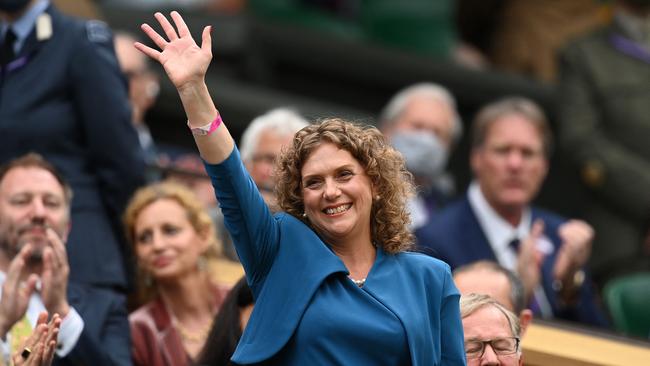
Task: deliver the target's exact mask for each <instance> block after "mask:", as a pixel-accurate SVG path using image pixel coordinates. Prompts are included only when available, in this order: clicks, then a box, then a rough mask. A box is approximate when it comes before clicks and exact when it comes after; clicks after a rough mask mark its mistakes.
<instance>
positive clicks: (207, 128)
mask: <svg viewBox="0 0 650 366" xmlns="http://www.w3.org/2000/svg"><path fill="white" fill-rule="evenodd" d="M221 122H223V120H222V119H221V114H220V113H219V112H217V117H216V118H215V119H214V121H212V122H210V123H208V124H207V125H204V126H201V127H192V126H190V121H189V120H188V121H187V127H189V128H190V131H192V134H193V135H195V136H207V135H209V134H211V133H212V132H214V131H215V130H216V129H217V128H219V125H221Z"/></svg>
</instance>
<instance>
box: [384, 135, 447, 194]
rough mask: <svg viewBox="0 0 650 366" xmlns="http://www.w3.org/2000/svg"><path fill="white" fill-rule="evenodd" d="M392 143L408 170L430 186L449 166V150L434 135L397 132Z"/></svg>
mask: <svg viewBox="0 0 650 366" xmlns="http://www.w3.org/2000/svg"><path fill="white" fill-rule="evenodd" d="M391 143H392V145H393V147H395V149H397V151H399V152H400V153H402V155H403V156H404V159H405V160H406V168H407V169H408V170H409V171H410V172H411V173H412V174H413V175H414V176H415V177H416V178H417V179H418V180H420V181H423V182H422V183H421V184H427V183H428V184H430V183H432V182H433V181H434V180H435V179H436V178H437V177H438V176H440V175H441V174H442V173H443V172H444V169H445V166H446V165H447V149H446V148H445V146H444V145H443V144H442V142H440V139H438V137H437V136H436V135H434V134H433V133H427V132H420V131H404V132H397V133H396V134H394V135H393V136H392V138H391Z"/></svg>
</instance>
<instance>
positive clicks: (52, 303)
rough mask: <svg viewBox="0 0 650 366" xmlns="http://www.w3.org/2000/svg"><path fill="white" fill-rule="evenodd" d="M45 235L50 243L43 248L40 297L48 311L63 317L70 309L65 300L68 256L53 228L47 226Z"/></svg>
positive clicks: (68, 268) (68, 270) (68, 269)
mask: <svg viewBox="0 0 650 366" xmlns="http://www.w3.org/2000/svg"><path fill="white" fill-rule="evenodd" d="M46 236H47V240H48V241H49V243H50V245H49V246H47V247H45V248H44V249H43V270H42V272H41V285H42V288H41V299H42V300H43V304H44V305H45V308H46V309H47V310H48V311H49V312H50V313H57V314H59V315H60V316H62V317H64V318H65V317H66V315H68V311H69V310H70V306H69V304H68V300H67V287H68V276H69V274H70V266H69V265H68V256H67V253H66V250H65V245H64V244H63V241H61V238H60V237H59V235H58V234H57V233H56V232H55V231H54V230H52V229H51V228H48V229H47V231H46Z"/></svg>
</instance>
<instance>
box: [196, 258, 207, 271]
mask: <svg viewBox="0 0 650 366" xmlns="http://www.w3.org/2000/svg"><path fill="white" fill-rule="evenodd" d="M196 267H197V268H198V269H199V271H201V272H204V271H206V270H207V269H208V259H207V258H206V257H205V255H203V254H201V255H200V256H199V258H197V260H196Z"/></svg>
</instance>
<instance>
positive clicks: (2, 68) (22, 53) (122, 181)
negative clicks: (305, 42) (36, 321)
mask: <svg viewBox="0 0 650 366" xmlns="http://www.w3.org/2000/svg"><path fill="white" fill-rule="evenodd" d="M0 49H1V52H0V136H2V143H1V144H0V163H2V162H7V161H9V160H10V159H13V158H15V157H18V156H21V155H24V154H26V153H27V152H29V151H35V152H38V153H40V154H41V155H43V156H44V157H45V158H46V159H48V161H49V162H51V163H52V164H54V166H56V167H57V168H58V169H59V170H60V171H61V172H62V174H63V175H64V176H65V177H66V179H67V180H68V181H69V182H70V185H71V186H72V187H73V189H74V191H75V196H74V198H73V200H72V208H71V210H72V221H73V222H74V228H73V229H72V231H71V232H70V237H69V239H68V241H67V249H68V255H69V261H70V269H71V272H70V278H71V279H73V280H74V281H77V282H83V283H88V284H92V285H97V286H101V287H104V288H111V289H118V290H120V291H124V289H126V287H127V278H128V275H127V270H126V268H127V266H126V263H127V261H126V258H127V254H126V253H128V250H127V248H128V246H127V245H126V244H125V241H124V240H123V239H122V232H121V223H120V217H121V214H122V210H123V208H124V207H125V205H126V202H127V201H128V199H129V198H130V196H131V194H132V192H133V190H134V189H135V188H136V187H137V186H138V185H140V184H141V183H142V182H143V180H144V177H143V173H144V171H145V170H144V157H143V153H142V151H141V149H140V146H139V143H138V139H137V135H136V132H135V130H134V128H133V126H132V124H131V120H130V117H131V111H130V108H129V100H128V94H127V85H126V80H125V79H124V77H123V75H122V74H121V73H120V69H119V65H118V62H117V60H116V58H115V53H114V50H113V42H112V35H111V32H110V30H109V29H108V27H107V26H106V25H105V24H104V23H101V22H99V21H94V20H90V21H82V20H78V19H73V18H71V17H68V16H65V15H63V14H61V13H60V12H58V11H57V10H56V9H55V7H54V6H53V5H51V4H49V2H48V1H46V0H12V1H0Z"/></svg>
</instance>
